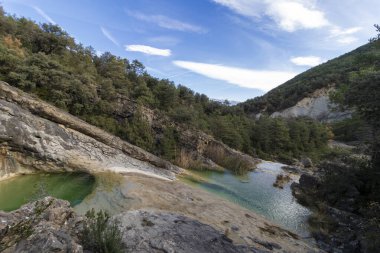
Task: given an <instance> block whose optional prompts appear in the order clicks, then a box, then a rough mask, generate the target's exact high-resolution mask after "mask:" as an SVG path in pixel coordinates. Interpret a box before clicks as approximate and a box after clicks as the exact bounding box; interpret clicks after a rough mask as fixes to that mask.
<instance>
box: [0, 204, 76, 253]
mask: <svg viewBox="0 0 380 253" xmlns="http://www.w3.org/2000/svg"><path fill="white" fill-rule="evenodd" d="M81 221H82V219H81V218H80V217H78V216H77V215H76V214H75V213H74V211H73V210H72V209H71V208H70V204H69V202H67V201H64V200H58V199H54V198H51V197H47V198H44V199H43V200H41V201H37V202H34V203H29V204H27V205H24V206H22V207H21V208H20V209H18V210H16V211H14V212H11V213H4V212H1V211H0V251H2V250H4V252H6V253H44V252H75V253H80V252H83V248H82V246H81V245H80V244H79V239H78V234H79V233H80V227H81Z"/></svg>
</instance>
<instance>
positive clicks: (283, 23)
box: [266, 1, 329, 32]
mask: <svg viewBox="0 0 380 253" xmlns="http://www.w3.org/2000/svg"><path fill="white" fill-rule="evenodd" d="M266 13H267V15H269V16H271V17H272V18H273V19H274V20H275V21H276V23H277V24H278V25H279V26H280V27H281V28H282V29H283V30H285V31H288V32H293V31H296V30H298V29H314V28H321V27H324V26H326V25H328V24H329V21H328V20H327V19H326V18H325V14H324V13H323V12H322V11H319V10H317V9H312V8H308V7H306V6H305V5H304V4H302V3H301V2H295V1H273V2H271V3H270V4H269V5H268V9H267V11H266Z"/></svg>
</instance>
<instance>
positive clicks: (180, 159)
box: [175, 149, 211, 170]
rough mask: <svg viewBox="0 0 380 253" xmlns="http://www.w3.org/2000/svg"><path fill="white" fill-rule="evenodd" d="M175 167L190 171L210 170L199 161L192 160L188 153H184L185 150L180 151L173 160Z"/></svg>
mask: <svg viewBox="0 0 380 253" xmlns="http://www.w3.org/2000/svg"><path fill="white" fill-rule="evenodd" d="M175 163H176V165H178V166H180V167H182V168H186V169H191V170H207V169H211V168H210V167H208V166H207V165H206V164H204V163H203V162H202V161H200V160H199V159H196V158H194V157H193V156H192V155H191V154H190V153H189V152H186V151H185V150H183V149H182V150H181V152H180V154H179V156H177V158H176V160H175Z"/></svg>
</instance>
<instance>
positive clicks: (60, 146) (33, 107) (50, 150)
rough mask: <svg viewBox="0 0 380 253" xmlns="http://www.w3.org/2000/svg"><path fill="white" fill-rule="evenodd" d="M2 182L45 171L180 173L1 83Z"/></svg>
mask: <svg viewBox="0 0 380 253" xmlns="http://www.w3.org/2000/svg"><path fill="white" fill-rule="evenodd" d="M0 166H1V167H0V179H1V178H6V177H9V176H12V175H15V174H22V173H29V172H33V171H35V170H43V171H72V170H79V171H87V172H97V171H116V172H120V173H124V172H141V173H147V174H151V175H157V176H160V177H164V178H170V179H172V178H174V175H175V173H178V172H179V171H180V170H181V169H180V168H178V167H176V166H174V165H172V164H170V163H169V162H167V161H164V160H162V159H160V158H158V157H156V156H154V155H152V154H150V153H148V152H146V151H144V150H142V149H140V148H138V147H136V146H133V145H131V144H129V143H128V142H125V141H122V140H121V139H120V138H117V137H115V136H113V135H111V134H108V133H106V132H105V131H103V130H101V129H99V128H97V127H94V126H92V125H90V124H87V123H86V122H84V121H82V120H80V119H78V118H76V117H74V116H72V115H70V114H68V113H66V112H64V111H62V110H60V109H57V108H56V107H54V106H52V105H50V104H48V103H45V102H43V101H40V100H38V99H35V98H33V97H31V96H29V95H27V94H25V93H23V92H21V91H19V90H18V89H16V88H13V87H11V86H9V85H7V84H6V83H3V82H0Z"/></svg>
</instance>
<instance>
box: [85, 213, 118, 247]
mask: <svg viewBox="0 0 380 253" xmlns="http://www.w3.org/2000/svg"><path fill="white" fill-rule="evenodd" d="M86 218H87V219H86V220H85V222H84V226H83V231H82V235H81V241H82V245H83V248H84V249H85V250H90V251H92V252H94V253H118V252H123V250H122V249H123V247H122V246H123V244H122V237H123V232H122V231H121V230H120V228H119V222H118V221H117V220H114V219H110V216H109V214H108V213H107V212H105V211H99V212H97V213H95V210H94V209H91V210H89V211H87V213H86Z"/></svg>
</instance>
